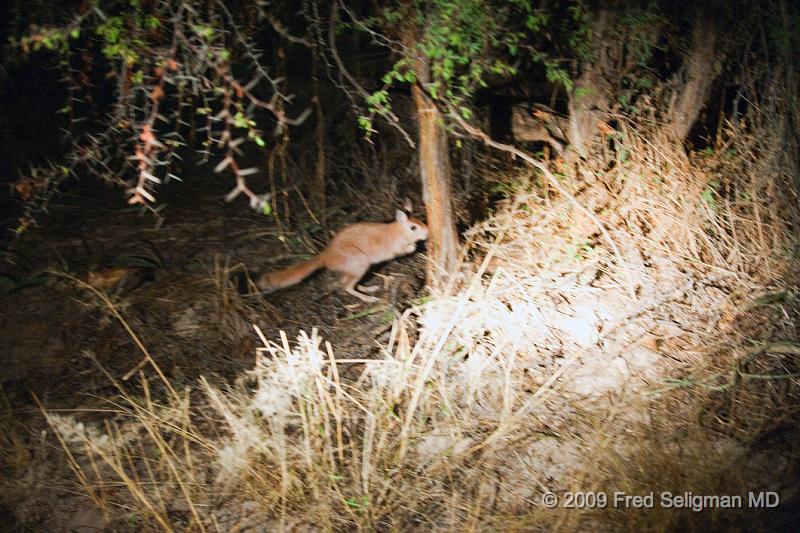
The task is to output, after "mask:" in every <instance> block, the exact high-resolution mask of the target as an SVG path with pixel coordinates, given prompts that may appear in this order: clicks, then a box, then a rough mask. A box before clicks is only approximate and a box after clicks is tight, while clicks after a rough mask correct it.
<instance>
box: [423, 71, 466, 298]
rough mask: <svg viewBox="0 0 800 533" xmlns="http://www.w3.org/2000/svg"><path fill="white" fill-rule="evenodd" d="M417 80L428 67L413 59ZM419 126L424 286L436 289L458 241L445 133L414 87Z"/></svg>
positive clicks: (430, 104)
mask: <svg viewBox="0 0 800 533" xmlns="http://www.w3.org/2000/svg"><path fill="white" fill-rule="evenodd" d="M416 72H417V78H418V80H419V82H420V83H422V84H425V83H426V82H428V81H429V79H430V74H429V71H428V64H427V62H426V61H425V60H424V58H417V62H416ZM412 92H413V96H414V105H415V108H416V113H417V123H418V126H419V144H418V146H419V167H420V175H421V178H422V195H423V199H424V202H425V210H426V213H427V217H428V227H429V228H430V234H429V236H428V255H429V257H430V259H431V262H430V263H429V267H428V283H429V285H430V286H432V287H436V286H438V285H440V284H441V282H442V281H443V278H444V275H446V274H448V273H451V272H452V271H453V270H454V269H455V266H456V261H457V257H458V253H457V252H458V238H457V237H456V227H455V223H454V221H453V202H452V177H451V173H450V157H449V154H448V145H447V131H446V130H445V129H444V127H443V126H442V124H443V118H442V115H441V113H440V112H439V110H438V109H437V108H436V106H435V105H434V103H433V102H431V101H430V99H429V98H428V97H427V95H425V93H424V91H423V90H422V89H421V88H420V87H419V86H417V85H414V86H413V88H412Z"/></svg>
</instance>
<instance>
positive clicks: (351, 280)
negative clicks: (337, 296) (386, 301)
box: [342, 270, 378, 303]
mask: <svg viewBox="0 0 800 533" xmlns="http://www.w3.org/2000/svg"><path fill="white" fill-rule="evenodd" d="M365 272H366V270H364V272H362V273H361V274H344V275H343V276H342V285H344V290H345V292H347V293H348V294H352V295H353V296H355V297H356V298H358V299H359V300H361V301H362V302H366V303H372V302H377V301H378V298H375V297H374V296H368V295H366V294H364V293H361V292H358V291H357V290H356V283H358V280H360V279H361V277H362V276H363V275H364V273H365Z"/></svg>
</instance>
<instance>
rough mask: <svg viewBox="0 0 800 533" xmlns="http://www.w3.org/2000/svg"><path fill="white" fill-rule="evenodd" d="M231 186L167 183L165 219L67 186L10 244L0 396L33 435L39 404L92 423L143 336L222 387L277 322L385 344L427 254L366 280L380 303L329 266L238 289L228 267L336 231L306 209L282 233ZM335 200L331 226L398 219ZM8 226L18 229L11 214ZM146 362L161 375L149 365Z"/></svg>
mask: <svg viewBox="0 0 800 533" xmlns="http://www.w3.org/2000/svg"><path fill="white" fill-rule="evenodd" d="M227 186H229V183H227V182H225V181H223V180H220V179H217V177H216V176H211V177H208V178H201V179H199V180H196V182H194V183H192V184H191V185H190V186H189V185H180V184H179V185H178V186H175V187H166V188H165V189H164V194H163V196H162V200H163V201H165V203H166V204H167V207H166V209H165V211H164V212H163V214H164V217H165V219H164V221H163V223H162V224H160V226H156V224H155V223H154V218H153V217H152V215H149V214H145V215H140V213H139V212H138V211H137V210H135V209H130V208H127V207H126V206H125V204H124V197H123V196H122V194H121V192H120V191H119V190H118V189H111V188H109V189H106V190H100V191H93V192H92V194H88V195H87V194H86V191H83V192H75V193H67V194H62V195H60V196H59V197H58V198H57V199H56V200H55V203H54V204H53V205H52V206H51V208H50V212H51V216H50V217H49V218H48V219H47V220H43V221H42V224H41V226H40V227H38V228H35V229H33V230H32V231H31V232H30V233H29V234H27V235H25V236H24V237H23V238H22V239H20V240H17V241H15V242H8V243H6V245H5V248H6V257H7V260H6V261H4V263H3V266H2V270H0V273H1V274H2V276H3V280H2V281H3V282H4V285H3V288H4V290H3V291H2V294H0V309H2V313H0V338H1V339H2V343H1V344H0V365H2V368H3V372H2V374H1V376H2V377H0V387H1V389H0V392H2V395H3V396H4V400H5V401H6V402H7V405H8V407H9V410H10V416H12V417H13V418H14V419H15V420H16V421H17V422H19V423H21V424H23V425H25V426H26V427H27V428H28V429H27V431H29V432H30V436H31V438H32V439H33V438H35V437H36V433H37V430H44V429H45V427H46V424H45V421H44V418H43V416H42V415H41V412H40V410H39V407H38V406H37V399H38V401H39V402H41V404H42V405H43V406H44V407H46V408H48V409H52V410H58V409H66V410H79V411H83V410H85V411H84V412H85V413H86V414H85V416H86V417H87V418H91V417H93V416H97V415H98V413H97V412H96V411H95V412H90V411H93V410H96V409H98V408H107V406H108V405H107V403H106V401H105V400H104V398H108V397H111V396H113V395H114V394H115V393H116V390H115V385H114V383H113V381H112V379H111V378H113V380H120V383H124V381H125V379H126V378H130V377H131V376H132V375H134V374H136V372H135V371H136V370H137V369H139V368H143V365H141V364H140V362H141V361H142V360H143V352H142V348H141V347H140V346H139V345H138V342H141V344H142V347H144V349H146V350H148V352H149V353H150V354H151V355H152V357H153V358H154V360H155V361H156V362H157V364H158V365H159V367H160V368H161V369H162V370H163V372H164V373H165V375H166V376H167V378H168V379H169V380H170V381H171V382H172V383H173V384H174V385H175V386H176V387H181V388H182V387H192V386H194V385H195V384H196V383H197V379H198V377H199V376H201V375H204V376H206V377H209V378H211V379H212V380H216V381H219V382H222V383H224V382H226V381H228V380H232V379H233V378H234V377H235V376H236V375H237V373H240V372H241V371H242V370H244V369H247V368H251V367H252V365H253V362H254V359H255V347H256V346H257V345H259V344H260V342H259V341H258V337H257V335H256V333H255V331H254V328H253V326H252V325H253V324H255V325H257V326H258V327H259V328H260V329H261V331H262V332H263V334H264V335H265V336H266V337H267V338H270V339H277V338H279V331H280V330H283V331H285V332H286V334H287V335H288V338H289V339H293V338H294V337H295V336H296V334H297V332H298V331H299V330H301V329H305V330H307V331H310V330H311V328H312V327H316V328H318V329H319V330H320V332H321V335H322V336H323V338H325V339H326V340H328V341H329V342H331V344H332V345H333V346H334V347H335V350H336V354H337V357H347V358H364V357H371V356H373V355H374V354H375V353H377V352H378V350H379V346H380V344H379V343H380V341H381V338H382V337H383V334H387V335H388V331H389V328H390V326H391V321H392V318H393V317H394V316H396V314H397V313H398V312H399V311H398V309H402V308H404V307H407V306H408V302H409V301H410V300H412V299H413V298H415V296H416V294H415V293H416V292H417V290H418V289H419V288H420V287H421V285H422V279H421V278H422V277H423V276H424V264H423V259H422V256H421V254H418V255H417V256H411V257H406V258H403V259H400V260H397V261H393V262H391V263H390V264H386V265H380V266H378V267H377V268H375V269H374V270H375V272H371V273H369V274H368V275H367V277H366V278H365V280H364V283H365V284H368V285H381V287H382V289H381V290H380V291H379V292H378V293H376V295H378V296H379V297H380V298H381V302H379V303H377V304H370V305H367V304H364V303H362V302H360V301H358V300H357V299H355V298H353V297H350V296H349V295H347V294H345V293H343V292H341V291H340V290H339V286H338V283H337V279H336V278H335V277H334V276H333V275H332V274H330V273H327V272H324V271H323V272H320V273H317V274H316V275H314V276H313V277H312V278H310V279H309V280H307V281H306V282H304V283H302V284H300V285H298V286H296V287H292V288H289V289H285V290H283V291H279V292H276V293H273V294H270V295H268V296H261V295H253V294H249V295H244V296H242V295H240V294H238V293H237V292H236V290H235V289H233V288H232V287H231V286H230V285H229V284H228V283H226V279H227V278H228V276H227V272H228V271H227V270H226V267H228V268H230V267H234V266H235V265H237V264H238V265H239V266H240V268H243V267H244V266H246V268H247V269H249V270H251V271H257V270H261V269H278V268H282V267H284V266H288V265H290V264H292V263H293V262H295V261H298V260H300V259H302V258H306V257H309V256H310V254H311V253H312V252H313V251H314V250H317V251H319V250H321V249H322V248H323V247H324V245H325V244H326V243H327V242H328V241H329V236H326V235H324V232H323V231H322V230H321V229H320V228H319V226H315V224H314V222H313V221H311V219H310V217H308V215H307V214H306V213H305V212H304V211H303V209H302V204H301V205H300V209H299V210H297V211H295V212H294V213H293V217H292V218H291V220H289V221H287V220H286V218H283V219H282V228H283V231H281V230H279V229H278V225H277V224H276V220H275V218H274V217H271V216H269V217H268V216H265V215H263V214H258V213H256V212H254V211H252V210H250V209H249V208H248V206H247V204H246V201H245V200H243V199H241V198H240V199H237V200H236V201H234V202H232V203H225V202H224V200H223V197H224V195H225V193H226V192H227V190H226V187H227ZM95 187H96V185H95ZM336 207H337V208H339V210H340V211H341V212H343V213H348V214H347V215H342V216H341V217H338V218H337V219H336V222H335V224H336V226H335V227H332V228H331V231H335V230H336V229H338V228H340V227H341V226H343V225H345V224H347V223H352V222H355V221H358V220H374V221H385V220H388V219H389V218H390V217H391V213H389V212H388V211H387V213H370V212H367V208H365V206H363V205H361V206H358V205H342V206H336ZM4 218H6V217H4ZM339 218H341V220H339ZM287 222H288V223H287ZM4 223H5V225H6V227H9V226H11V225H13V224H14V220H13V218H12V216H9V217H8V218H7V220H4ZM48 269H51V270H52V271H56V272H58V273H56V274H54V273H47V272H45V271H46V270H48ZM118 278H119V279H118ZM89 287H94V288H95V289H96V290H98V291H99V293H100V294H103V295H106V296H107V298H108V302H104V301H103V299H102V297H101V296H100V294H98V293H96V292H94V291H93V290H92V289H91V288H89ZM109 304H111V305H109ZM112 307H113V310H112ZM114 310H116V312H118V313H119V315H120V317H121V318H122V319H123V320H124V324H123V322H121V321H120V320H119V319H118V318H117V317H116V316H115V313H114ZM128 328H129V329H130V331H128ZM143 370H144V372H145V374H153V370H152V368H150V367H149V366H144V368H143ZM355 370H357V368H356V369H355ZM104 372H108V375H106V374H105V373H104ZM8 473H9V472H6V474H8ZM87 503H88V502H87ZM4 514H6V515H7V516H10V514H9V513H8V511H6V512H5V513H4ZM2 523H8V522H7V520H6V519H2V518H0V524H2Z"/></svg>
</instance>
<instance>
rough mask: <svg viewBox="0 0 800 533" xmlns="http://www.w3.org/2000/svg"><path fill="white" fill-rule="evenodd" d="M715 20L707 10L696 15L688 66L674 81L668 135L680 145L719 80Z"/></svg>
mask: <svg viewBox="0 0 800 533" xmlns="http://www.w3.org/2000/svg"><path fill="white" fill-rule="evenodd" d="M713 18H714V17H713V15H712V14H711V13H708V12H707V11H706V10H700V12H699V13H698V14H697V17H696V18H695V21H694V26H693V28H692V42H691V48H690V49H689V52H688V53H687V54H686V56H685V60H684V64H685V66H684V68H683V69H681V72H680V73H679V74H678V75H677V76H676V79H675V80H674V82H675V84H676V87H675V89H674V93H673V100H672V101H671V102H670V107H669V109H668V111H667V117H666V124H665V129H666V131H667V134H668V136H669V137H670V138H671V139H672V140H674V141H675V142H677V143H679V144H681V145H682V144H683V143H684V142H685V141H686V137H688V135H689V132H691V130H692V127H693V126H694V124H695V122H697V118H698V117H699V116H700V111H702V110H703V108H704V107H705V105H706V100H708V96H709V94H710V92H711V85H712V83H713V82H714V80H715V79H716V77H717V76H716V72H715V69H714V62H715V60H716V59H717V49H716V44H717V28H716V26H715V25H714V23H713Z"/></svg>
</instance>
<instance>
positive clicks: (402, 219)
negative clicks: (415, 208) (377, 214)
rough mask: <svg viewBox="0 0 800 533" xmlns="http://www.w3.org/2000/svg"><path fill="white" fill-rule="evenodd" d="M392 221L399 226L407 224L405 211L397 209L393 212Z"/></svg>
mask: <svg viewBox="0 0 800 533" xmlns="http://www.w3.org/2000/svg"><path fill="white" fill-rule="evenodd" d="M394 219H395V220H396V221H398V222H399V223H401V224H405V223H406V222H408V215H406V213H405V211H400V210H399V209H397V210H396V211H395V212H394Z"/></svg>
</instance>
